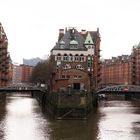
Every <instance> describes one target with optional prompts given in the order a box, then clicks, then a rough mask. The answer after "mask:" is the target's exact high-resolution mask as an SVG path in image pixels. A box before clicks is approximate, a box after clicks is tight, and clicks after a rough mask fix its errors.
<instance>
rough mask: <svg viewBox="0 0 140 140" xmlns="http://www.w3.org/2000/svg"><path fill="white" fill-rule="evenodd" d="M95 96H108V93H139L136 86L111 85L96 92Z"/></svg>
mask: <svg viewBox="0 0 140 140" xmlns="http://www.w3.org/2000/svg"><path fill="white" fill-rule="evenodd" d="M96 93H97V94H103V93H104V94H110V93H119V94H126V93H132V94H133V93H139V94H140V86H136V85H113V86H106V87H105V88H103V89H100V90H98V91H97V92H96Z"/></svg>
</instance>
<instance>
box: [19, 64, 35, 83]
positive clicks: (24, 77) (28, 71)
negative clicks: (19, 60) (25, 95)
mask: <svg viewBox="0 0 140 140" xmlns="http://www.w3.org/2000/svg"><path fill="white" fill-rule="evenodd" d="M20 69H21V83H29V81H30V77H31V75H32V71H33V66H28V65H20Z"/></svg>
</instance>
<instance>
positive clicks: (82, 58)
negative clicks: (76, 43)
mask: <svg viewBox="0 0 140 140" xmlns="http://www.w3.org/2000/svg"><path fill="white" fill-rule="evenodd" d="M84 61H85V60H84V55H83V54H81V55H80V62H84Z"/></svg>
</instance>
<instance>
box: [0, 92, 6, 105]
mask: <svg viewBox="0 0 140 140" xmlns="http://www.w3.org/2000/svg"><path fill="white" fill-rule="evenodd" d="M5 99H6V93H0V103H3V101H5Z"/></svg>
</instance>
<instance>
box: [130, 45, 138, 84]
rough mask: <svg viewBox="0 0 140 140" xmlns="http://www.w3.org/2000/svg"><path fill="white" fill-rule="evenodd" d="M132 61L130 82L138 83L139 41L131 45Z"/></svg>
mask: <svg viewBox="0 0 140 140" xmlns="http://www.w3.org/2000/svg"><path fill="white" fill-rule="evenodd" d="M131 56H132V57H131V61H132V84H133V85H140V43H139V44H138V45H136V46H134V47H133V49H132V54H131Z"/></svg>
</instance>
